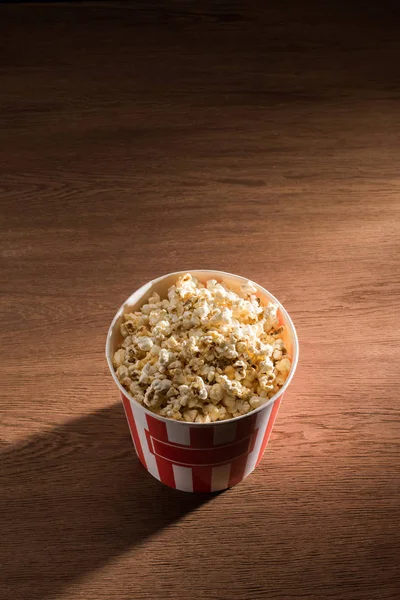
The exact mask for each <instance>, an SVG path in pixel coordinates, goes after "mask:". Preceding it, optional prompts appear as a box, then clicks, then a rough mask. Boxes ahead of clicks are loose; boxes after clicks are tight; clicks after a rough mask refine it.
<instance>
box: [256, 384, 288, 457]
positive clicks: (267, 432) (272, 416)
mask: <svg viewBox="0 0 400 600" xmlns="http://www.w3.org/2000/svg"><path fill="white" fill-rule="evenodd" d="M282 398H283V394H282V396H280V397H279V398H278V399H277V400H275V402H274V406H273V407H272V411H271V414H270V416H269V419H268V425H267V429H266V430H265V434H264V439H263V442H262V444H261V448H260V452H259V453H258V458H257V462H256V466H257V465H258V463H259V462H260V460H261V458H262V455H263V454H264V451H265V448H266V447H267V444H268V440H269V436H270V435H271V431H272V427H273V425H274V421H275V417H276V415H277V413H278V409H279V405H280V403H281V401H282Z"/></svg>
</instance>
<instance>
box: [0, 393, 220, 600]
mask: <svg viewBox="0 0 400 600" xmlns="http://www.w3.org/2000/svg"><path fill="white" fill-rule="evenodd" d="M212 497H213V496H212V495H204V496H203V495H201V496H200V495H194V494H187V493H184V492H178V491H176V490H172V489H169V488H167V487H166V486H164V485H163V484H161V483H160V482H158V481H157V480H155V479H154V478H153V477H152V476H150V475H149V474H148V473H147V472H146V471H145V469H144V468H143V467H142V466H141V464H140V463H139V461H138V460H137V458H136V455H135V453H134V449H133V445H132V442H131V440H130V436H129V432H128V428H127V425H126V422H125V416H124V413H123V409H122V407H121V406H120V405H114V406H112V407H110V408H107V409H104V410H100V411H98V412H96V413H94V414H91V415H88V416H87V417H83V418H80V419H77V420H74V421H71V422H68V423H66V424H65V425H63V426H61V427H57V428H55V429H53V430H51V431H49V432H46V433H44V434H43V435H37V436H34V437H32V438H29V439H27V440H26V441H25V442H23V443H21V444H18V445H16V446H13V447H12V448H10V449H7V450H5V451H3V452H2V454H1V455H0V518H1V537H0V597H1V599H2V600H11V599H12V600H19V599H21V600H22V599H23V600H27V599H28V598H29V600H44V599H45V598H47V597H49V596H52V595H55V594H57V593H59V592H60V591H61V590H62V589H63V587H64V586H66V585H67V584H69V583H71V582H72V581H74V580H75V579H77V578H79V577H80V576H82V575H84V574H85V573H88V572H90V571H92V570H93V569H96V568H98V567H99V566H101V565H102V564H104V563H106V562H107V561H109V560H110V559H112V558H113V557H116V556H118V555H120V554H121V553H123V552H124V551H126V550H128V549H131V548H132V547H134V546H136V545H138V544H140V543H142V542H144V541H145V540H146V539H148V538H149V537H151V536H152V535H153V534H155V533H157V532H158V531H160V530H161V529H163V528H164V527H166V526H168V525H170V524H171V523H173V522H174V521H177V520H179V519H180V518H181V517H183V516H184V515H185V514H187V513H189V512H190V511H193V510H195V509H196V508H197V507H198V506H200V505H201V504H203V503H204V502H207V501H208V500H210V499H211V498H212ZM132 568H134V565H132Z"/></svg>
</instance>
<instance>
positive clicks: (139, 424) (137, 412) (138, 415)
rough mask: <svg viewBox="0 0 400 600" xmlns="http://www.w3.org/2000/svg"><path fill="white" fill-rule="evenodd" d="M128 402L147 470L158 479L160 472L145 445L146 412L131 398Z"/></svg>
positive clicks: (152, 455)
mask: <svg viewBox="0 0 400 600" xmlns="http://www.w3.org/2000/svg"><path fill="white" fill-rule="evenodd" d="M129 402H130V403H131V407H132V412H133V416H134V417H135V423H136V429H137V432H138V436H139V440H140V445H141V446H142V450H143V454H144V458H145V461H146V465H147V470H148V471H149V473H151V474H152V475H153V477H155V478H156V479H158V480H159V479H160V474H159V472H158V467H157V463H156V459H155V457H154V454H151V452H150V450H149V447H148V445H147V438H146V433H145V431H144V430H145V429H148V427H147V421H146V413H144V412H143V411H142V410H141V409H140V406H137V403H136V402H134V401H133V402H132V400H129Z"/></svg>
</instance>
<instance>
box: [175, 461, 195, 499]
mask: <svg viewBox="0 0 400 600" xmlns="http://www.w3.org/2000/svg"><path fill="white" fill-rule="evenodd" d="M172 468H173V470H174V477H175V485H176V489H177V490H182V492H193V476H192V469H191V468H190V467H180V466H179V465H172Z"/></svg>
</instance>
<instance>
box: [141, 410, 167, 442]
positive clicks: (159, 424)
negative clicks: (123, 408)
mask: <svg viewBox="0 0 400 600" xmlns="http://www.w3.org/2000/svg"><path fill="white" fill-rule="evenodd" d="M146 420H147V426H148V428H149V431H150V433H151V435H152V437H154V438H156V439H157V440H162V441H163V442H168V433H167V426H166V424H165V423H164V421H159V420H158V419H156V418H155V417H152V416H150V415H146Z"/></svg>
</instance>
